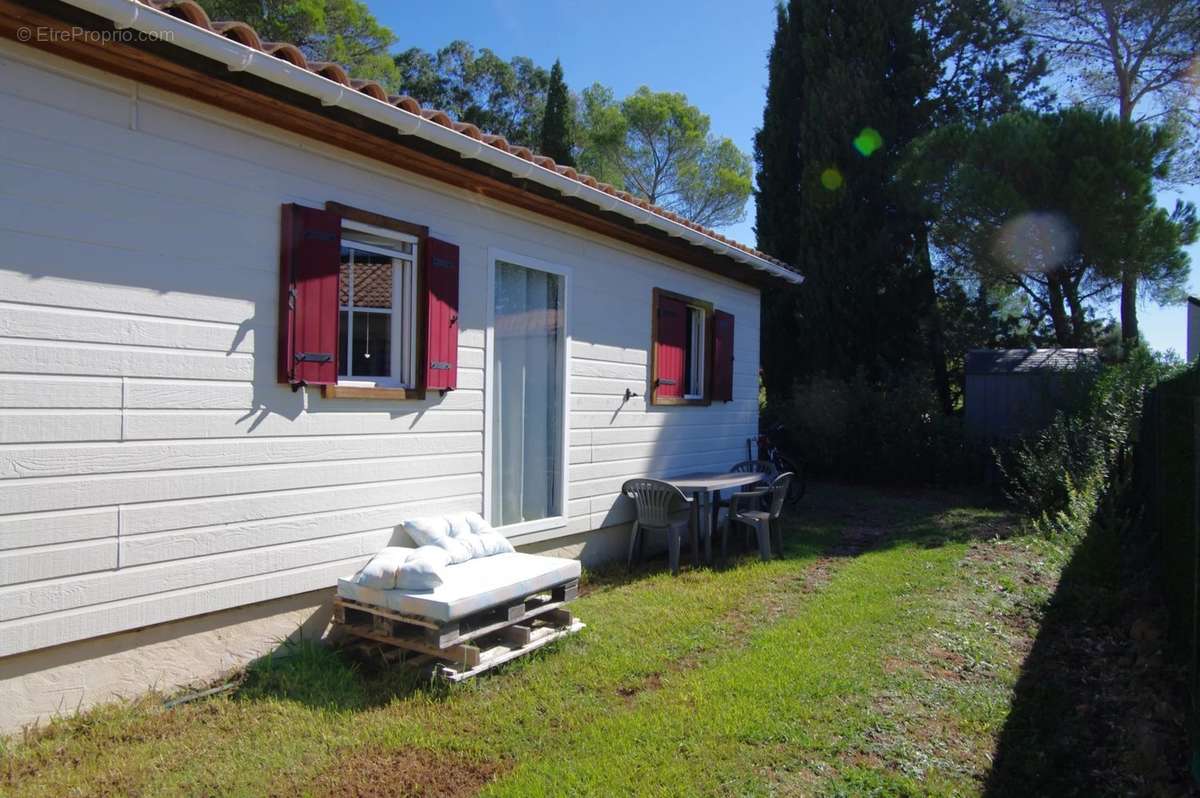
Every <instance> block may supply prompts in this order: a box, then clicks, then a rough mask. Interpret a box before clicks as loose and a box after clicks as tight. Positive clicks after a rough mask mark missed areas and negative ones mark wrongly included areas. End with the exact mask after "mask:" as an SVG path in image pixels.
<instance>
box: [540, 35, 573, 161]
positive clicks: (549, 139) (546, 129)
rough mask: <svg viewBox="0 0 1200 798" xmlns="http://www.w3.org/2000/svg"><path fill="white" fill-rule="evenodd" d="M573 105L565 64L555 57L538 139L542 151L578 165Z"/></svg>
mask: <svg viewBox="0 0 1200 798" xmlns="http://www.w3.org/2000/svg"><path fill="white" fill-rule="evenodd" d="M573 116H574V115H573V114H572V106H571V95H570V93H569V92H568V90H567V84H566V83H565V82H564V81H563V70H562V64H561V63H559V61H558V59H555V61H554V66H553V67H551V68H550V86H549V89H548V90H547V92H546V112H545V114H544V115H543V117H542V135H541V140H540V141H539V142H538V144H539V150H540V152H541V154H542V155H545V156H547V157H549V158H553V159H554V161H555V162H556V163H558V164H560V165H563V166H574V165H575V156H574V155H573V154H572V152H571V151H572V149H573V148H574V142H573V140H572V138H573V137H572V131H573V129H574V125H573V124H572V121H573V119H572V117H573Z"/></svg>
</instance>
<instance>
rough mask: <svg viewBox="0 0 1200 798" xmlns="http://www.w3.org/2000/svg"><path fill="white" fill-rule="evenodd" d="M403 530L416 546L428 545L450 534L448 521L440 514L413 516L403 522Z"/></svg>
mask: <svg viewBox="0 0 1200 798" xmlns="http://www.w3.org/2000/svg"><path fill="white" fill-rule="evenodd" d="M404 531H405V532H407V533H408V536H409V537H410V538H412V540H413V543H416V544H417V545H418V546H428V545H429V544H431V543H436V542H437V541H438V540H440V539H441V538H444V537H446V536H447V535H449V534H450V524H449V522H448V521H447V520H446V519H445V518H444V517H443V516H440V515H431V516H428V517H426V518H413V519H410V520H408V521H405V522H404Z"/></svg>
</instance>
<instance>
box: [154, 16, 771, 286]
mask: <svg viewBox="0 0 1200 798" xmlns="http://www.w3.org/2000/svg"><path fill="white" fill-rule="evenodd" d="M138 2H141V3H142V4H144V5H147V6H150V7H151V8H154V9H157V10H159V11H163V12H165V13H167V14H170V15H171V16H173V17H176V18H178V19H181V20H183V21H184V22H188V23H191V24H192V25H196V26H197V27H200V28H204V29H205V30H209V31H212V32H214V33H217V34H220V35H221V36H224V37H226V38H228V39H231V40H233V41H235V42H237V43H239V44H242V45H245V46H246V47H250V48H253V49H255V50H259V51H260V52H264V53H267V54H268V55H272V56H274V57H276V58H280V59H282V60H284V61H288V62H289V63H291V64H293V65H295V66H297V67H300V68H301V69H306V70H308V71H310V72H312V73H313V74H315V75H319V76H321V77H323V78H326V79H328V80H332V81H334V82H335V83H340V84H342V85H344V86H350V87H352V88H354V89H355V90H357V91H360V92H362V93H363V94H366V95H368V96H370V97H373V98H375V99H377V100H379V101H381V102H385V103H389V104H391V105H393V106H395V107H397V108H399V109H401V110H403V111H407V112H408V113H411V114H420V115H421V116H422V117H424V118H425V119H428V120H429V121H431V122H434V123H436V124H439V125H442V126H443V127H447V128H450V129H451V130H455V131H458V132H459V133H462V134H463V135H465V136H469V137H470V138H473V139H476V140H478V141H482V142H483V143H484V144H486V145H488V146H489V147H494V148H496V149H498V150H502V151H504V152H507V153H510V154H512V155H515V156H517V157H518V158H523V159H524V160H526V161H532V162H533V163H534V164H536V165H537V166H539V167H542V168H543V169H548V170H550V171H552V172H556V173H558V174H560V175H562V176H563V177H566V178H567V179H569V180H575V181H578V182H579V183H582V184H583V185H585V186H588V187H589V188H594V189H598V190H600V191H603V192H604V193H605V194H609V195H611V196H614V197H616V198H618V199H620V200H623V201H625V202H629V203H632V204H634V205H636V206H637V207H639V208H642V209H643V210H646V211H648V212H650V213H653V214H655V215H656V216H660V217H662V218H663V219H667V220H668V221H672V222H675V223H677V224H681V225H684V226H686V227H688V228H690V229H692V230H695V231H697V232H699V233H701V234H703V235H706V236H708V237H710V238H712V239H714V240H716V241H720V242H722V243H725V244H727V245H729V246H731V247H734V248H736V249H738V250H741V251H742V252H745V253H747V254H749V255H753V256H754V257H756V258H761V259H763V260H766V261H769V262H771V263H774V264H776V265H777V266H781V267H783V268H785V269H789V270H791V267H790V266H788V265H787V264H786V263H784V262H783V261H780V260H778V259H776V258H773V257H771V256H770V255H767V254H766V253H763V252H759V251H758V250H756V249H754V248H753V247H750V246H747V245H745V244H742V243H740V242H737V241H733V240H732V239H729V238H727V237H726V236H724V235H721V234H720V233H718V232H716V231H715V230H710V229H709V228H707V227H704V226H703V225H699V224H696V223H695V222H693V221H691V220H688V219H684V218H683V217H681V216H680V215H679V214H677V213H675V212H673V211H670V210H667V209H666V208H660V207H658V206H657V205H654V204H652V203H650V202H648V201H647V200H645V199H643V198H641V197H635V196H633V195H632V194H629V193H628V192H626V191H621V190H618V189H616V188H614V187H613V186H610V185H609V184H607V183H601V182H599V181H598V180H596V178H594V177H592V176H591V175H586V174H581V173H580V172H578V171H577V170H575V169H573V168H571V167H569V166H560V165H559V164H556V163H555V162H554V160H553V159H551V158H548V157H546V156H544V155H535V154H534V153H533V152H531V151H530V150H529V149H528V148H526V147H520V146H514V145H512V144H509V142H508V141H507V140H505V138H504V137H503V136H497V135H493V134H490V133H485V132H484V131H481V130H480V129H479V128H478V127H476V126H475V125H472V124H470V123H465V122H456V121H455V120H454V119H452V118H451V117H450V116H449V114H447V113H445V112H444V111H439V110H437V109H436V108H422V107H421V104H420V102H418V101H417V100H416V99H414V98H412V97H409V96H406V95H393V96H390V97H389V96H388V93H387V91H386V90H385V89H384V88H383V86H381V85H380V84H379V83H377V82H376V81H373V80H358V79H355V78H353V77H352V76H351V75H350V74H349V73H347V72H346V70H345V69H344V68H343V67H342V66H340V65H338V64H333V63H329V62H324V61H314V62H312V63H309V61H308V59H307V58H305V56H304V53H303V52H302V51H301V50H300V48H298V47H296V46H295V45H294V44H288V43H287V42H264V41H262V39H261V38H260V37H259V35H258V32H257V31H255V30H254V28H252V27H251V26H250V25H247V24H246V23H244V22H237V21H219V22H213V21H212V20H210V19H209V17H208V14H206V13H205V11H204V9H203V8H201V7H200V5H199V4H197V3H196V2H194V0H138Z"/></svg>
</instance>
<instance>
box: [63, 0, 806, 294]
mask: <svg viewBox="0 0 1200 798" xmlns="http://www.w3.org/2000/svg"><path fill="white" fill-rule="evenodd" d="M66 2H68V3H70V4H71V5H73V6H76V7H78V8H82V9H84V10H85V11H89V12H91V13H92V14H95V15H96V16H99V17H104V18H105V19H108V20H111V21H112V22H113V24H114V25H115V26H116V27H118V28H133V29H135V30H138V31H142V32H144V33H146V34H149V35H151V36H155V37H158V38H160V39H162V40H163V41H167V42H169V43H171V44H173V45H175V46H176V47H182V48H183V49H185V50H190V51H191V52H194V53H198V54H199V55H202V56H205V57H206V58H210V59H212V60H214V61H217V62H219V63H222V64H224V65H225V66H226V67H227V68H228V69H229V70H230V71H232V72H247V73H249V74H251V75H254V76H256V77H259V78H262V79H263V80H266V81H269V82H271V83H275V84H278V85H280V86H284V87H286V88H288V89H291V90H293V91H296V92H299V93H301V94H307V95H309V96H310V97H315V98H317V99H318V100H320V102H321V103H322V104H323V105H326V106H337V107H339V108H344V109H345V110H347V111H351V112H353V113H356V114H359V115H360V116H365V117H367V118H368V119H373V120H375V121H377V122H381V123H382V124H385V125H388V126H390V127H393V128H395V129H396V131H397V132H399V133H401V134H402V135H408V136H417V137H419V138H422V139H425V140H426V141H430V142H433V143H434V144H438V145H440V146H443V147H446V148H447V149H450V150H453V151H455V152H457V153H458V154H459V155H460V156H462V157H463V158H472V159H475V160H478V161H482V162H484V163H487V164H489V165H491V166H495V167H497V168H499V169H502V170H504V171H506V172H508V173H509V174H511V175H513V176H514V177H518V178H524V179H528V180H533V181H534V182H536V183H539V184H541V185H543V186H546V187H548V188H552V189H554V190H555V191H558V192H559V193H561V194H563V195H564V196H568V197H579V198H580V199H583V200H586V201H587V202H590V203H591V204H593V205H595V206H596V207H598V208H600V209H602V210H606V211H612V212H615V213H619V214H620V215H622V216H624V217H626V218H628V219H631V220H633V221H634V222H636V223H638V224H643V225H646V226H647V227H653V228H655V229H656V230H661V231H662V232H665V233H667V234H669V235H672V236H676V237H679V238H682V239H684V240H686V241H688V242H690V243H692V244H696V245H698V246H702V247H705V248H706V249H709V250H711V251H713V252H715V253H717V254H718V255H723V256H725V257H727V258H732V259H733V260H736V261H738V262H739V263H744V264H746V265H747V266H750V267H751V268H753V269H756V270H757V271H761V272H765V273H767V274H770V275H771V276H773V277H777V278H779V279H782V280H786V281H788V282H791V283H797V284H799V283H801V282H803V280H804V278H803V277H801V276H800V275H799V274H797V273H796V272H794V271H792V270H791V269H785V268H783V267H781V266H779V265H777V264H775V263H772V262H771V261H769V260H767V259H765V258H760V257H758V256H755V255H751V254H750V253H748V252H744V251H743V250H741V249H738V248H737V247H733V246H730V245H729V244H726V243H724V242H723V241H719V240H717V239H716V238H713V237H712V236H710V235H706V234H705V233H701V232H700V231H698V230H693V229H692V228H690V227H688V226H687V225H683V224H679V223H678V222H673V221H671V220H670V219H666V218H664V217H662V216H659V215H658V214H656V213H651V212H650V211H647V210H646V209H644V208H641V207H639V206H637V205H635V204H633V203H632V202H627V201H625V200H622V199H620V198H618V197H614V196H612V195H611V194H607V193H605V192H603V191H600V190H599V189H595V188H591V187H590V186H588V185H586V184H584V183H581V182H579V181H578V180H572V179H570V178H568V177H564V176H563V175H560V174H559V173H558V172H555V171H553V170H551V169H546V168H545V167H542V166H538V165H537V164H535V163H532V162H530V161H526V160H525V159H524V158H521V157H518V156H516V155H513V154H512V153H509V152H505V151H503V150H500V149H497V148H496V147H491V146H489V145H487V144H484V143H483V142H481V141H478V140H476V139H473V138H471V137H470V136H467V135H465V134H462V133H459V132H458V131H456V130H452V129H450V128H447V127H444V126H442V125H439V124H437V123H436V122H431V121H429V120H428V119H425V118H424V117H422V116H420V115H419V114H413V113H409V112H408V111H405V110H404V109H402V108H397V107H396V106H394V105H391V104H390V103H386V102H383V101H381V100H376V99H375V98H373V97H371V96H369V95H366V94H363V93H362V92H360V91H355V90H354V89H350V88H348V87H346V86H343V85H342V84H340V83H338V82H337V81H333V80H330V79H328V78H324V77H321V76H320V75H317V74H315V73H313V72H309V71H308V70H306V69H301V68H300V67H298V66H295V65H294V64H291V63H288V62H287V61H284V60H283V59H281V58H276V57H274V56H272V55H268V54H267V53H263V52H259V51H258V50H255V49H254V48H252V47H247V46H246V45H244V44H239V43H238V42H235V41H233V40H232V39H228V38H226V37H224V36H222V35H221V34H219V33H216V32H214V31H209V30H205V29H204V28H200V27H197V26H196V25H192V24H191V23H189V22H184V21H183V20H181V19H178V18H176V17H173V16H171V15H170V14H167V13H165V12H162V11H158V10H157V9H154V8H151V7H149V6H146V5H142V4H141V3H139V2H137V0H66Z"/></svg>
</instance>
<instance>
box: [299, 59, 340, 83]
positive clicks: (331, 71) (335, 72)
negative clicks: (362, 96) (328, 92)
mask: <svg viewBox="0 0 1200 798" xmlns="http://www.w3.org/2000/svg"><path fill="white" fill-rule="evenodd" d="M308 68H309V69H310V70H312V71H313V72H316V73H317V74H318V75H320V76H321V77H323V78H328V79H329V80H332V81H333V82H334V83H340V84H342V85H343V86H349V85H350V73H348V72H347V71H346V70H345V69H344V68H342V65H341V64H335V63H333V62H332V61H311V62H309V65H308Z"/></svg>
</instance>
